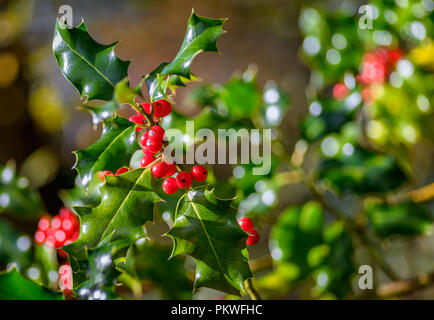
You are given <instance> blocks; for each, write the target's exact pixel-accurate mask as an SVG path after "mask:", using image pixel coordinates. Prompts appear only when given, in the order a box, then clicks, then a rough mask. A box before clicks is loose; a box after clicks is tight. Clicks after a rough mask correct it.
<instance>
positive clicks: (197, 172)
mask: <svg viewBox="0 0 434 320" xmlns="http://www.w3.org/2000/svg"><path fill="white" fill-rule="evenodd" d="M191 175H192V176H193V179H194V180H195V181H197V182H203V181H205V179H206V177H207V176H208V170H206V168H205V167H202V166H200V165H195V166H194V167H193V168H192V169H191Z"/></svg>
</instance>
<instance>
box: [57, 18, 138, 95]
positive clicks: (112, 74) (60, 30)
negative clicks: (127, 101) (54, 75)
mask: <svg viewBox="0 0 434 320" xmlns="http://www.w3.org/2000/svg"><path fill="white" fill-rule="evenodd" d="M116 44H117V42H115V43H112V44H110V45H103V44H100V43H98V42H96V41H95V40H94V39H93V38H92V37H91V36H90V35H89V33H88V32H87V29H86V26H85V24H84V22H82V23H81V24H80V25H79V26H78V27H76V28H71V29H70V28H66V27H65V25H62V24H61V22H60V21H57V22H56V26H55V28H54V37H53V53H54V56H55V58H56V60H57V63H58V64H59V67H60V70H61V71H62V73H63V75H64V76H65V78H66V79H68V80H69V81H70V82H71V83H72V84H73V85H74V87H75V88H76V89H77V90H78V92H79V93H80V96H81V97H86V98H87V99H89V100H92V99H101V100H111V99H112V97H113V91H114V88H115V85H116V83H117V82H119V81H120V80H122V79H123V78H125V77H126V76H127V70H128V66H129V64H130V61H123V60H121V59H119V58H118V57H117V56H116V54H115V47H116Z"/></svg>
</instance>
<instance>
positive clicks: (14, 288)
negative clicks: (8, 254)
mask: <svg viewBox="0 0 434 320" xmlns="http://www.w3.org/2000/svg"><path fill="white" fill-rule="evenodd" d="M61 299H63V295H62V294H61V293H60V292H57V291H53V290H50V289H47V288H45V287H41V286H39V285H37V284H36V283H34V282H33V281H32V280H29V279H27V278H25V277H23V276H22V275H21V274H20V273H19V272H18V271H17V270H16V269H15V268H13V269H12V270H9V271H6V272H2V273H0V300H61Z"/></svg>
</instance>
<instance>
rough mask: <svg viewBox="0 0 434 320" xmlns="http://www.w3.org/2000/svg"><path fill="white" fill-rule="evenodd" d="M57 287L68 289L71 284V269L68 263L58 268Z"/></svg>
mask: <svg viewBox="0 0 434 320" xmlns="http://www.w3.org/2000/svg"><path fill="white" fill-rule="evenodd" d="M58 278H59V288H60V290H64V291H70V290H71V289H72V287H73V285H72V269H71V266H70V265H68V264H63V265H61V266H60V268H59V276H58Z"/></svg>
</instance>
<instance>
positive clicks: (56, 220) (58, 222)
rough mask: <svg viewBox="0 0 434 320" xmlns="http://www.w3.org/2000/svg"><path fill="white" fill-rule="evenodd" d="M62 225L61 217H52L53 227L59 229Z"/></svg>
mask: <svg viewBox="0 0 434 320" xmlns="http://www.w3.org/2000/svg"><path fill="white" fill-rule="evenodd" d="M61 225H62V220H60V218H59V217H57V216H56V217H54V218H53V219H51V227H53V228H54V229H59V228H60V226H61Z"/></svg>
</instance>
